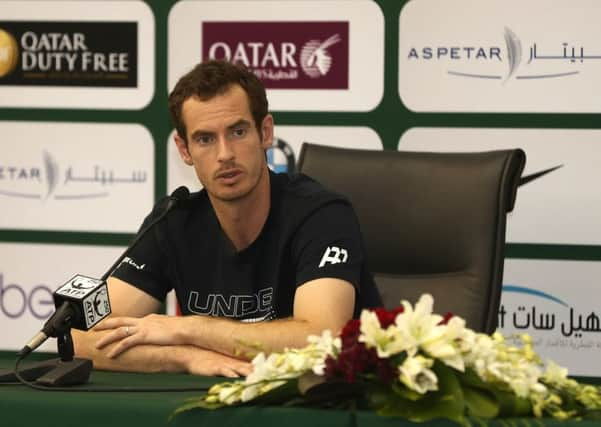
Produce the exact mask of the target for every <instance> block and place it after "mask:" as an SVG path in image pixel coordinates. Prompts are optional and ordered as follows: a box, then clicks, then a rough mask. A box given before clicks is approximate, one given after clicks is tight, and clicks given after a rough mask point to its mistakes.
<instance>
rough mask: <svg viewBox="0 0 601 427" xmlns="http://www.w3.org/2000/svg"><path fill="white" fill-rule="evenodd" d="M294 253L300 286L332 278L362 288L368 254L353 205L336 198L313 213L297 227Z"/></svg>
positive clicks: (297, 283) (297, 281)
mask: <svg viewBox="0 0 601 427" xmlns="http://www.w3.org/2000/svg"><path fill="white" fill-rule="evenodd" d="M292 256H293V259H294V260H295V263H296V286H297V287H298V286H300V285H302V284H303V283H306V282H308V281H310V280H315V279H320V278H325V277H331V278H336V279H342V280H346V281H348V282H350V283H351V284H352V285H353V286H354V287H355V289H356V290H357V291H358V290H359V285H360V279H361V268H362V264H363V261H364V253H363V248H362V244H361V235H360V230H359V225H358V221H357V218H356V216H355V213H354V211H353V209H352V207H351V206H350V205H349V204H347V203H345V202H342V201H336V202H332V203H328V204H326V205H324V206H322V207H320V208H319V209H317V210H316V211H315V212H313V213H312V214H311V215H310V216H309V217H308V218H306V219H305V221H303V223H302V224H301V225H300V226H299V228H298V229H297V232H296V234H295V236H294V239H293V243H292Z"/></svg>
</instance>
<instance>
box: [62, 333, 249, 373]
mask: <svg viewBox="0 0 601 427" xmlns="http://www.w3.org/2000/svg"><path fill="white" fill-rule="evenodd" d="M102 334H103V333H102V332H95V331H89V332H85V333H84V332H81V331H76V330H74V331H73V339H74V343H75V353H76V355H77V356H79V357H85V358H88V359H91V360H92V361H93V363H94V368H96V369H102V370H112V371H127V372H186V373H190V374H195V375H205V376H214V375H223V376H228V377H236V376H239V375H247V374H248V373H249V372H250V370H251V367H250V365H249V364H248V363H246V362H244V361H242V360H238V359H235V358H232V357H229V356H226V355H223V354H219V353H217V352H214V351H212V350H208V349H203V348H199V347H196V346H193V345H156V344H144V345H139V346H135V347H132V348H130V349H129V350H127V351H125V352H123V353H121V354H119V355H118V356H117V357H113V358H109V357H108V356H107V354H108V353H109V351H110V348H111V347H112V346H108V347H105V348H103V349H101V350H99V349H97V348H96V342H97V340H98V339H99V338H100V337H101V336H102Z"/></svg>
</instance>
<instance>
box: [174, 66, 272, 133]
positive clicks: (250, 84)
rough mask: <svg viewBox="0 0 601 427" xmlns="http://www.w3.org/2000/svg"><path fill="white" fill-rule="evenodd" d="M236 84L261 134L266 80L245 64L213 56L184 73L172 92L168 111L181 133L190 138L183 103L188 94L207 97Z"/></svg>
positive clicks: (200, 97) (203, 98) (265, 98)
mask: <svg viewBox="0 0 601 427" xmlns="http://www.w3.org/2000/svg"><path fill="white" fill-rule="evenodd" d="M236 84H238V85H240V86H241V87H242V89H243V90H244V92H246V96H247V98H248V104H249V107H250V112H251V114H252V117H253V120H254V121H255V127H256V128H257V130H258V131H259V135H261V134H262V132H261V124H262V123H263V119H264V118H265V116H266V115H267V108H268V104H267V95H266V93H265V87H264V86H263V83H261V81H260V80H259V78H258V77H257V76H256V75H255V74H254V73H253V72H252V71H250V70H249V69H248V68H246V67H245V66H244V65H242V64H233V63H230V62H227V61H218V60H211V61H207V62H202V63H200V64H198V65H196V66H195V67H194V68H193V69H192V70H191V71H189V72H188V73H187V74H185V75H184V76H182V77H181V78H180V79H179V81H178V82H177V84H176V85H175V88H174V89H173V91H172V92H171V94H170V95H169V112H170V113H171V120H172V121H173V124H174V126H175V129H176V130H177V133H178V134H179V136H180V137H181V138H183V139H184V141H187V138H186V125H185V124H184V122H183V120H182V105H183V104H184V102H185V101H186V100H187V99H188V98H198V99H200V100H201V101H207V100H209V99H211V98H213V97H215V96H216V95H222V94H224V93H225V92H227V91H228V90H229V89H230V88H231V86H232V85H236Z"/></svg>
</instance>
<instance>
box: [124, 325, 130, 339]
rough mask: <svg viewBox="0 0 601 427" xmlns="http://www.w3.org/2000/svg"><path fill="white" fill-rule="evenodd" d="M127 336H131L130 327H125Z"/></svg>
mask: <svg viewBox="0 0 601 427" xmlns="http://www.w3.org/2000/svg"><path fill="white" fill-rule="evenodd" d="M125 336H126V337H128V336H129V326H126V327H125Z"/></svg>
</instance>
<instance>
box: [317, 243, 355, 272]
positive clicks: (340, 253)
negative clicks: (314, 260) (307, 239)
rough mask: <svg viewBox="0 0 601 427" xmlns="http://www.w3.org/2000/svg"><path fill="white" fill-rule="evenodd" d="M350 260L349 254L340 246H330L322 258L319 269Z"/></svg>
mask: <svg viewBox="0 0 601 427" xmlns="http://www.w3.org/2000/svg"><path fill="white" fill-rule="evenodd" d="M347 259H348V252H347V251H346V249H343V248H339V247H338V246H328V247H327V248H326V251H325V252H324V253H323V256H322V257H321V262H320V263H319V268H321V267H323V266H324V265H326V264H340V263H345V262H346V260H347Z"/></svg>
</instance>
